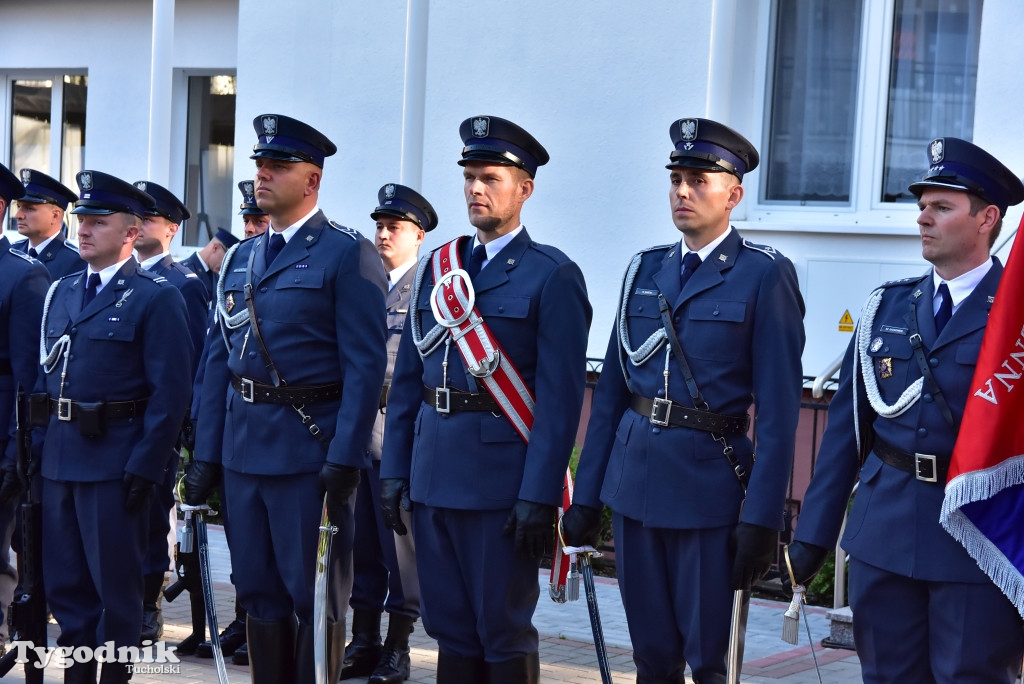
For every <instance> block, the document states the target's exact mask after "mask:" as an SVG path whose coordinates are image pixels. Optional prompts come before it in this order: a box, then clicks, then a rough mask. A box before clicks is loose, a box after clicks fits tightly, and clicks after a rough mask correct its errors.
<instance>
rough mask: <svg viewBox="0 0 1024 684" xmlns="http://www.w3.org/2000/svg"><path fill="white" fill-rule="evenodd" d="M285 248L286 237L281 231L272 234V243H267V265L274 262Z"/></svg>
mask: <svg viewBox="0 0 1024 684" xmlns="http://www.w3.org/2000/svg"><path fill="white" fill-rule="evenodd" d="M282 249H284V237H282V236H281V234H280V233H274V234H273V235H271V236H270V243H269V244H268V245H267V266H268V267H269V266H270V264H272V263H274V259H276V258H277V255H278V254H280V253H281V250H282Z"/></svg>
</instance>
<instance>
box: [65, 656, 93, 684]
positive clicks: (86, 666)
mask: <svg viewBox="0 0 1024 684" xmlns="http://www.w3.org/2000/svg"><path fill="white" fill-rule="evenodd" d="M64 684H96V661H95V660H90V661H89V662H86V663H80V662H78V661H72V663H71V665H70V666H69V667H68V669H66V670H64Z"/></svg>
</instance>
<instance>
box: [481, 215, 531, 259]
mask: <svg viewBox="0 0 1024 684" xmlns="http://www.w3.org/2000/svg"><path fill="white" fill-rule="evenodd" d="M523 228H525V226H524V225H523V224H521V223H520V224H519V227H518V228H516V229H515V230H513V231H511V232H509V233H505V234H504V235H502V236H501V237H499V238H495V239H493V240H491V241H490V242H488V243H487V244H486V245H484V251H486V252H487V259H485V260H484V263H482V264H481V265H480V269H481V270H483V267H484V266H486V265H487V263H488V262H489V261H490V260H491V259H493V258H494V257H495V256H497V255H498V252H500V251H501V250H502V249H503V248H504V247H505V246H506V245H507V244H508V243H510V242H512V241H513V240H515V239H516V235H519V233H521V232H522V231H523ZM479 244H480V239H479V238H477V237H474V238H473V248H474V249H475V248H476V246H477V245H479Z"/></svg>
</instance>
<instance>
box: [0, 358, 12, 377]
mask: <svg viewBox="0 0 1024 684" xmlns="http://www.w3.org/2000/svg"><path fill="white" fill-rule="evenodd" d="M13 373H14V369H13V368H11V360H10V359H0V375H12V374H13Z"/></svg>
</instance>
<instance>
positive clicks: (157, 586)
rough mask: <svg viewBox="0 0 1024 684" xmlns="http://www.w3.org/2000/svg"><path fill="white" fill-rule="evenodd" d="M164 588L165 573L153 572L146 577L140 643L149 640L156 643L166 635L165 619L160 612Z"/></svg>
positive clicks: (143, 591) (143, 590)
mask: <svg viewBox="0 0 1024 684" xmlns="http://www.w3.org/2000/svg"><path fill="white" fill-rule="evenodd" d="M163 588H164V573H162V572H151V573H149V574H148V575H146V576H145V577H144V583H143V589H142V636H141V637H140V641H145V640H147V639H149V640H150V641H151V642H153V643H156V642H157V641H159V640H160V637H161V636H163V633H164V618H163V615H162V613H161V611H160V596H161V590H162V589H163Z"/></svg>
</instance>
